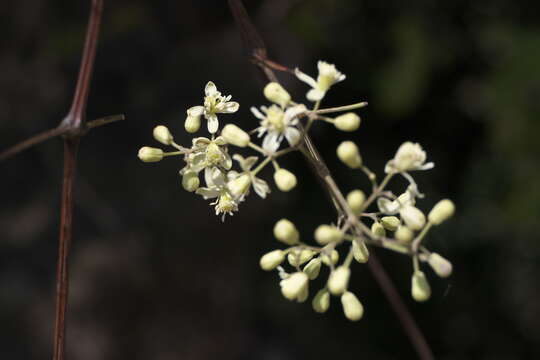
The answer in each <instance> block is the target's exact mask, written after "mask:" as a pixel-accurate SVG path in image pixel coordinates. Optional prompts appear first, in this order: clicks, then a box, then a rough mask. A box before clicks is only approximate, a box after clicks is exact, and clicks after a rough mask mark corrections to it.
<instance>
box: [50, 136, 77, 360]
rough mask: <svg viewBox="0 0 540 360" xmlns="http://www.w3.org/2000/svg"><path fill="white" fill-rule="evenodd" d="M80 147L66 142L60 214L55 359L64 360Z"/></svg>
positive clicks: (67, 140) (75, 143)
mask: <svg viewBox="0 0 540 360" xmlns="http://www.w3.org/2000/svg"><path fill="white" fill-rule="evenodd" d="M78 147H79V139H78V138H75V139H65V140H64V174H63V184H62V209H61V212H60V236H59V246H58V265H57V268H56V316H55V326H54V353H53V360H62V359H64V351H65V343H66V310H67V303H68V289H69V277H68V255H69V246H70V243H71V236H72V228H73V183H74V181H75V168H76V165H77V149H78Z"/></svg>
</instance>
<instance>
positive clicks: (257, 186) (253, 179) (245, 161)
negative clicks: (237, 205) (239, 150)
mask: <svg viewBox="0 0 540 360" xmlns="http://www.w3.org/2000/svg"><path fill="white" fill-rule="evenodd" d="M233 159H234V160H236V161H238V164H240V168H241V169H242V173H241V174H238V175H237V176H236V177H237V178H240V177H243V176H247V177H248V181H249V182H248V184H247V186H248V188H247V189H249V185H250V184H251V185H252V186H253V190H255V192H256V193H257V195H259V196H260V197H261V198H263V199H264V198H266V194H268V193H270V186H268V184H267V183H266V181H264V180H263V179H260V178H258V177H257V176H255V175H254V174H253V172H252V171H251V168H252V167H253V165H255V163H256V162H257V157H256V156H250V157H247V158H244V157H243V156H242V155H240V154H234V155H233ZM230 173H232V174H235V172H234V171H231V172H230ZM229 184H231V183H229ZM229 189H230V185H229ZM247 189H246V190H245V191H244V193H243V194H234V195H239V196H242V195H244V196H245V195H247ZM230 190H232V189H230Z"/></svg>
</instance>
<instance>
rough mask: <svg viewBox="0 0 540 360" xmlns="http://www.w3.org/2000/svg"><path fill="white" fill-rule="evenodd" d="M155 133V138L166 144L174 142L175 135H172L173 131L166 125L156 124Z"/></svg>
mask: <svg viewBox="0 0 540 360" xmlns="http://www.w3.org/2000/svg"><path fill="white" fill-rule="evenodd" d="M153 135H154V139H156V140H157V141H159V142H160V143H162V144H164V145H171V143H172V142H173V136H172V135H171V132H170V131H169V129H167V127H166V126H163V125H158V126H156V127H155V128H154V131H153Z"/></svg>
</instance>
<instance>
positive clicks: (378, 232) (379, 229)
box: [371, 221, 386, 237]
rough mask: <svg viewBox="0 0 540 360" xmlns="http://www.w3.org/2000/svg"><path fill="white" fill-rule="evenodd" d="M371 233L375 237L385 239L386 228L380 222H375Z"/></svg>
mask: <svg viewBox="0 0 540 360" xmlns="http://www.w3.org/2000/svg"><path fill="white" fill-rule="evenodd" d="M371 232H372V233H373V235H375V237H385V236H386V230H385V229H384V226H382V225H381V223H380V222H377V221H376V222H374V223H373V224H372V225H371Z"/></svg>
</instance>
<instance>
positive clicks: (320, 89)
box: [294, 61, 345, 101]
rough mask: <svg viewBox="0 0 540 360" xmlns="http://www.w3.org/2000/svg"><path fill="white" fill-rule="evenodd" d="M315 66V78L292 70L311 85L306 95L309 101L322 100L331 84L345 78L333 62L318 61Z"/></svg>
mask: <svg viewBox="0 0 540 360" xmlns="http://www.w3.org/2000/svg"><path fill="white" fill-rule="evenodd" d="M317 68H318V69H319V76H317V80H315V79H314V78H312V77H311V76H309V75H307V74H304V73H303V72H301V71H300V70H298V69H295V70H294V73H295V74H296V77H297V78H298V79H300V80H302V81H303V82H305V83H306V84H308V85H309V86H311V87H312V89H311V90H309V91H308V93H307V95H306V97H307V99H308V100H309V101H320V100H322V98H324V95H326V92H327V91H328V89H330V87H331V86H332V85H334V84H335V83H338V82H340V81H343V80H345V75H344V74H342V73H340V72H339V71H338V70H337V69H336V66H335V65H333V64H329V63H327V62H324V61H319V62H318V63H317Z"/></svg>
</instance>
